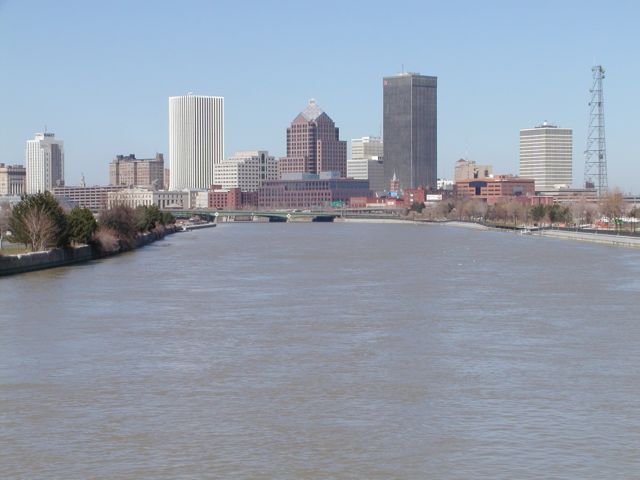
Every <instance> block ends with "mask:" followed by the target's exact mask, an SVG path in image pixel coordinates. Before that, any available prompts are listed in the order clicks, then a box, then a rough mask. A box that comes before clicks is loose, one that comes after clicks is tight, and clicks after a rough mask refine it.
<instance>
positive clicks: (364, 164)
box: [347, 158, 387, 192]
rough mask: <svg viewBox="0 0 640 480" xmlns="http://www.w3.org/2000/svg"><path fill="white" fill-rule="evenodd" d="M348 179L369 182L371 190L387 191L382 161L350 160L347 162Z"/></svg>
mask: <svg viewBox="0 0 640 480" xmlns="http://www.w3.org/2000/svg"><path fill="white" fill-rule="evenodd" d="M347 177H348V178H355V179H356V180H369V189H370V190H372V191H374V192H382V191H384V190H385V189H386V187H387V185H385V181H384V162H383V161H382V159H378V158H372V159H366V158H364V159H357V160H354V159H350V160H349V161H348V162H347Z"/></svg>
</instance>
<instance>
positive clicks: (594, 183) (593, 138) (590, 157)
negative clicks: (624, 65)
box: [584, 65, 609, 196]
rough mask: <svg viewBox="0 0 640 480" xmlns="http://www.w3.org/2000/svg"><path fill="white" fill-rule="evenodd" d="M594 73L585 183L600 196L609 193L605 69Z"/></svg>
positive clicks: (600, 68)
mask: <svg viewBox="0 0 640 480" xmlns="http://www.w3.org/2000/svg"><path fill="white" fill-rule="evenodd" d="M591 71H592V72H593V86H592V87H591V90H589V92H590V93H591V101H590V102H589V109H590V113H589V136H588V137H587V149H586V150H585V152H584V158H585V161H584V183H585V187H586V188H594V187H595V188H596V189H597V191H598V195H599V196H602V195H604V194H606V193H607V190H608V188H609V185H608V180H607V143H606V141H605V137H604V97H603V95H602V79H603V78H604V68H602V66H601V65H596V66H595V67H593V68H592V69H591Z"/></svg>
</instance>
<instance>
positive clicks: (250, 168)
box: [215, 150, 279, 192]
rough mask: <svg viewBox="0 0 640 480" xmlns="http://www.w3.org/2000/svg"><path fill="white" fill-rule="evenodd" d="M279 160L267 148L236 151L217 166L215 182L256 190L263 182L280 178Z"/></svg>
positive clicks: (223, 186) (245, 190)
mask: <svg viewBox="0 0 640 480" xmlns="http://www.w3.org/2000/svg"><path fill="white" fill-rule="evenodd" d="M278 178H279V176H278V161H277V160H276V159H275V157H273V156H272V155H269V152H267V151H266V150H252V151H245V152H236V153H234V154H233V155H232V156H231V157H229V158H227V159H225V160H223V161H222V162H220V164H218V165H217V166H216V171H215V184H216V185H220V186H221V188H224V189H231V188H239V189H240V190H242V191H243V192H255V191H256V190H257V189H258V188H260V185H262V183H263V182H265V181H267V180H278Z"/></svg>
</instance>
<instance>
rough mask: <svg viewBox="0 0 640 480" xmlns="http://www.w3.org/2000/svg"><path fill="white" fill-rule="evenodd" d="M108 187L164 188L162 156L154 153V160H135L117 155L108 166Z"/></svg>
mask: <svg viewBox="0 0 640 480" xmlns="http://www.w3.org/2000/svg"><path fill="white" fill-rule="evenodd" d="M109 185H127V186H134V185H135V186H139V187H150V188H153V189H155V190H162V189H163V188H164V155H162V154H161V153H156V156H155V158H136V156H135V155H134V154H133V153H131V154H129V155H117V156H116V158H114V159H113V160H112V161H111V163H110V164H109Z"/></svg>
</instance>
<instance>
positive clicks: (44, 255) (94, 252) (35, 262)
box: [0, 227, 177, 277]
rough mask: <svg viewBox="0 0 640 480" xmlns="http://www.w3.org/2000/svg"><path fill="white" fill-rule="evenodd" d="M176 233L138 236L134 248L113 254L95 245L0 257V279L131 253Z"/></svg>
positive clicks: (171, 230) (154, 233) (174, 231)
mask: <svg viewBox="0 0 640 480" xmlns="http://www.w3.org/2000/svg"><path fill="white" fill-rule="evenodd" d="M176 232H177V228H175V227H173V228H168V229H166V230H165V231H164V232H162V233H158V232H149V233H145V234H142V235H140V236H139V237H137V239H136V244H135V246H133V247H131V248H122V247H121V248H119V249H118V250H117V251H115V252H100V251H99V250H98V249H97V248H96V246H95V245H82V246H70V247H65V248H54V249H52V250H47V251H44V252H29V253H21V254H17V255H2V256H0V277H8V276H11V275H19V274H21V273H28V272H37V271H39V270H48V269H50V268H57V267H66V266H70V265H76V264H79V263H86V262H90V261H92V260H100V259H102V258H108V257H113V256H116V255H120V254H122V253H126V252H131V251H133V250H137V249H138V248H142V247H144V246H146V245H150V244H151V243H154V242H156V241H158V240H162V239H163V238H165V237H166V236H167V235H171V234H173V233H176Z"/></svg>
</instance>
